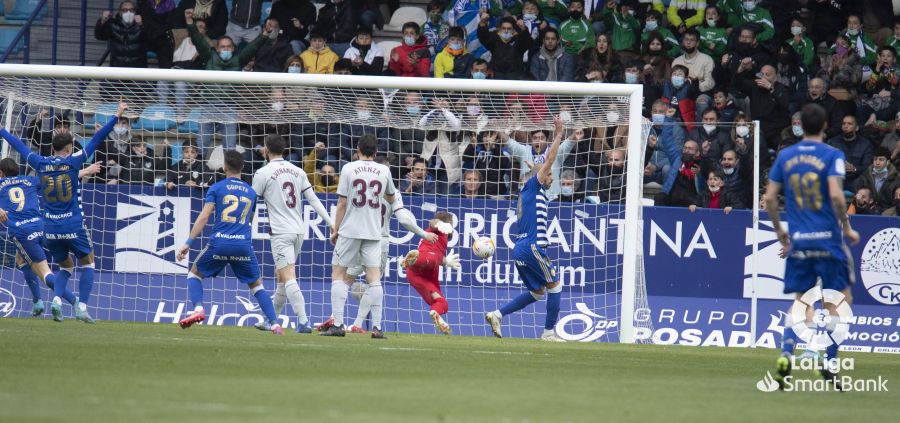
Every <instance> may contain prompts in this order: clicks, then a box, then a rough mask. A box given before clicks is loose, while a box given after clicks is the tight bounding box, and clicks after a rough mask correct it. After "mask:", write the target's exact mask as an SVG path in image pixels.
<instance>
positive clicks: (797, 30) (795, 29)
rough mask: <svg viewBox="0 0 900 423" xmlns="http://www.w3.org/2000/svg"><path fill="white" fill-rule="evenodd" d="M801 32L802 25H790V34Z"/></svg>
mask: <svg viewBox="0 0 900 423" xmlns="http://www.w3.org/2000/svg"><path fill="white" fill-rule="evenodd" d="M802 33H803V27H802V26H792V27H791V34H793V35H800V34H802Z"/></svg>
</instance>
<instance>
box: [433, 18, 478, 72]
mask: <svg viewBox="0 0 900 423" xmlns="http://www.w3.org/2000/svg"><path fill="white" fill-rule="evenodd" d="M474 60H475V58H474V57H473V56H472V54H471V53H469V52H468V51H467V50H466V30H465V29H464V28H463V27H461V26H454V27H453V28H450V31H449V38H448V41H447V43H446V45H445V46H444V49H443V50H442V51H441V52H440V53H438V54H437V56H436V57H435V58H434V77H435V78H466V77H467V76H468V71H469V69H470V68H471V67H472V62H473V61H474Z"/></svg>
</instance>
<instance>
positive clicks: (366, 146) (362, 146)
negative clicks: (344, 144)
mask: <svg viewBox="0 0 900 423" xmlns="http://www.w3.org/2000/svg"><path fill="white" fill-rule="evenodd" d="M356 148H357V149H358V150H359V152H360V154H362V155H363V156H366V157H375V153H377V152H378V140H377V139H376V138H375V136H374V135H372V134H365V135H363V136H361V137H359V141H357V142H356Z"/></svg>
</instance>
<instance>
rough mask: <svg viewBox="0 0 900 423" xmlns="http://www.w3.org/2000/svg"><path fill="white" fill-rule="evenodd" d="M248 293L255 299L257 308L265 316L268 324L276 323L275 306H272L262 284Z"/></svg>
mask: <svg viewBox="0 0 900 423" xmlns="http://www.w3.org/2000/svg"><path fill="white" fill-rule="evenodd" d="M250 293H251V294H253V296H254V297H256V301H257V302H258V303H259V308H260V309H261V310H262V312H263V314H265V315H266V319H268V320H269V323H272V324H275V323H278V316H277V315H276V314H275V305H274V304H272V297H270V296H269V293H268V292H266V290H265V289H264V288H263V286H262V284H260V285H259V286H257V287H256V288H251V289H250Z"/></svg>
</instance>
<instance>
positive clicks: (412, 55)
mask: <svg viewBox="0 0 900 423" xmlns="http://www.w3.org/2000/svg"><path fill="white" fill-rule="evenodd" d="M388 69H390V70H391V72H393V74H394V76H415V77H420V78H428V77H430V76H431V53H430V52H429V51H428V41H427V40H426V39H425V37H423V36H422V34H421V30H420V29H419V24H417V23H415V22H407V23H405V24H403V41H402V43H401V44H400V45H399V46H397V47H394V49H393V50H391V58H390V61H389V62H388Z"/></svg>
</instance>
